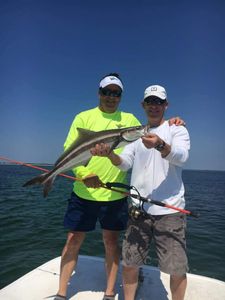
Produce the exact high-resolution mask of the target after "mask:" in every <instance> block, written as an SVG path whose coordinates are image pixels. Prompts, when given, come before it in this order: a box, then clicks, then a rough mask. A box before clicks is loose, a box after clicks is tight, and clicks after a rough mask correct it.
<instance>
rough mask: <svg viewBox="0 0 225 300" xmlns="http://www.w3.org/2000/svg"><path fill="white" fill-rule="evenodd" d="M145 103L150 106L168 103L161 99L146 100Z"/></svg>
mask: <svg viewBox="0 0 225 300" xmlns="http://www.w3.org/2000/svg"><path fill="white" fill-rule="evenodd" d="M144 102H145V103H147V104H149V105H163V104H165V103H166V99H165V100H162V99H159V98H146V99H145V100H144Z"/></svg>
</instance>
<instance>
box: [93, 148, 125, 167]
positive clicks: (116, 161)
mask: <svg viewBox="0 0 225 300" xmlns="http://www.w3.org/2000/svg"><path fill="white" fill-rule="evenodd" d="M90 152H91V154H92V155H97V156H104V157H107V158H108V159H110V161H111V163H112V164H113V165H114V166H119V165H120V164H121V163H122V160H121V158H120V156H119V155H117V154H116V153H115V152H113V151H111V149H110V146H109V145H108V144H104V143H101V144H97V145H95V147H94V148H92V149H91V150H90Z"/></svg>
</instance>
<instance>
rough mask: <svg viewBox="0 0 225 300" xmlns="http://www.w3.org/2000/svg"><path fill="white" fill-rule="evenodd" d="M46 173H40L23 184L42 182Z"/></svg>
mask: <svg viewBox="0 0 225 300" xmlns="http://www.w3.org/2000/svg"><path fill="white" fill-rule="evenodd" d="M47 176H48V173H44V174H41V175H39V176H37V177H34V178H32V179H31V180H29V181H27V182H25V183H24V185H23V186H28V185H33V184H43V182H44V181H45V180H46V179H47V178H46V177H47Z"/></svg>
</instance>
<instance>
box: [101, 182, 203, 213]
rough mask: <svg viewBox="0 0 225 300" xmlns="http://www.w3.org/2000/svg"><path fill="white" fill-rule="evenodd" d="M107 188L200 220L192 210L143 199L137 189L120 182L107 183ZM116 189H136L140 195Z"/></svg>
mask: <svg viewBox="0 0 225 300" xmlns="http://www.w3.org/2000/svg"><path fill="white" fill-rule="evenodd" d="M105 186H106V187H107V188H108V189H110V190H112V191H114V192H118V193H122V194H124V195H126V196H129V197H132V198H135V199H137V200H139V201H142V202H147V203H151V204H155V205H158V206H162V207H167V208H171V209H173V210H177V211H179V212H181V213H183V214H186V215H189V216H191V217H195V218H198V217H199V216H200V214H199V213H196V212H192V211H190V210H186V209H183V208H179V207H176V206H173V205H170V204H167V203H164V202H161V201H158V200H153V199H150V198H146V197H143V196H141V195H140V194H139V192H138V191H137V189H136V188H135V187H133V186H129V185H126V184H123V183H120V182H107V183H106V184H105ZM115 187H118V188H123V189H126V190H131V189H134V190H136V191H137V192H138V194H134V193H129V192H124V191H121V190H119V189H116V188H115Z"/></svg>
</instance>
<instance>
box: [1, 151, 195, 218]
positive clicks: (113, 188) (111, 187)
mask: <svg viewBox="0 0 225 300" xmlns="http://www.w3.org/2000/svg"><path fill="white" fill-rule="evenodd" d="M0 160H4V161H8V162H11V163H14V164H17V165H22V166H26V167H29V168H33V169H37V170H41V171H44V172H46V173H48V172H49V170H48V169H44V168H41V167H38V166H34V165H32V164H28V163H24V162H21V161H17V160H13V159H9V158H7V157H3V156H0ZM58 175H59V176H62V177H65V178H68V179H72V180H74V181H82V179H81V178H77V177H73V176H70V175H66V174H63V173H60V174H58ZM101 187H102V188H105V189H108V190H111V191H113V192H117V193H120V194H123V195H125V196H128V197H132V198H136V199H138V200H141V201H143V202H148V203H152V204H155V205H158V206H163V207H167V208H171V209H173V210H176V211H179V212H181V213H183V214H186V215H189V216H192V217H195V218H198V217H199V214H198V213H195V212H191V211H189V210H186V209H182V208H179V207H175V206H173V205H169V204H166V203H163V202H161V201H156V200H151V199H149V198H145V197H142V196H140V195H139V194H138V195H136V194H132V193H129V192H126V191H122V190H120V189H117V188H123V189H126V190H128V189H130V188H131V187H130V186H128V185H126V184H123V183H119V182H107V183H106V184H102V185H101Z"/></svg>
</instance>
